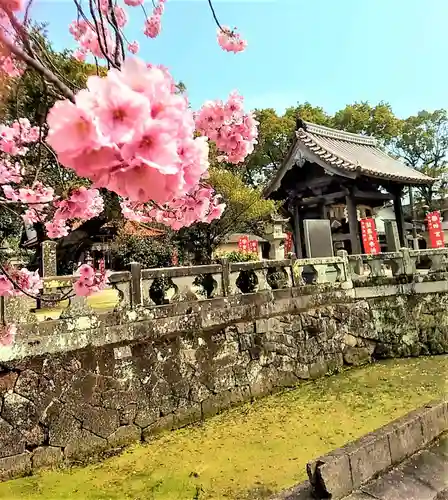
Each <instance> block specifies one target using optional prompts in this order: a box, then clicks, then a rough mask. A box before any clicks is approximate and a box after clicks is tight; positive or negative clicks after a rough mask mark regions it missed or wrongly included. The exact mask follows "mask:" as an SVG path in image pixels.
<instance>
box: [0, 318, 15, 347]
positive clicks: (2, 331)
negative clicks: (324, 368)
mask: <svg viewBox="0 0 448 500" xmlns="http://www.w3.org/2000/svg"><path fill="white" fill-rule="evenodd" d="M16 335H17V327H16V325H15V324H11V323H10V324H9V325H3V326H0V346H2V347H10V346H12V345H13V344H14V339H15V336H16Z"/></svg>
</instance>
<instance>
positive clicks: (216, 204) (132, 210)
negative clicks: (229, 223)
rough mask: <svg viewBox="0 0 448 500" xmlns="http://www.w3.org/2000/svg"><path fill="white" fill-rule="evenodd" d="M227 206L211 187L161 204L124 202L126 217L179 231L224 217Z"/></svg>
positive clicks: (122, 208)
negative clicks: (155, 223)
mask: <svg viewBox="0 0 448 500" xmlns="http://www.w3.org/2000/svg"><path fill="white" fill-rule="evenodd" d="M225 207H226V205H225V204H224V203H222V202H221V198H220V196H219V195H217V194H216V193H215V191H214V190H213V189H212V188H211V187H209V186H199V185H198V186H197V187H196V188H195V189H194V190H193V191H191V192H190V193H188V194H187V195H185V196H182V197H180V198H175V199H173V200H171V201H170V202H168V203H166V204H165V205H163V206H161V207H157V206H153V205H150V204H141V203H132V202H131V201H129V200H124V201H123V202H122V203H121V211H122V213H123V216H124V217H125V218H126V219H128V220H132V221H137V222H157V223H159V224H164V225H165V226H169V227H171V229H174V230H179V229H181V228H182V227H189V226H191V225H192V224H195V223H198V222H205V223H210V222H212V221H213V220H214V219H218V218H219V217H221V215H222V213H223V211H224V209H225Z"/></svg>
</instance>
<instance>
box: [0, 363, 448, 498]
mask: <svg viewBox="0 0 448 500" xmlns="http://www.w3.org/2000/svg"><path fill="white" fill-rule="evenodd" d="M447 370H448V356H438V357H433V358H420V359H416V358H415V359H401V360H391V361H386V362H382V363H378V364H374V365H370V366H367V367H363V368H359V369H356V370H350V371H347V372H344V373H341V374H339V375H336V376H332V377H327V378H324V379H321V380H318V381H315V382H310V383H306V384H303V385H301V386H300V387H298V388H297V389H295V390H292V391H287V392H284V393H282V394H277V395H274V396H269V397H266V398H264V399H261V400H259V401H257V402H255V403H253V404H246V405H244V406H241V407H239V408H235V409H232V410H229V411H226V412H224V413H222V414H221V415H218V416H217V417H215V418H212V419H209V420H208V421H207V422H206V423H204V424H202V425H198V426H192V427H189V428H185V429H181V430H179V431H174V432H171V433H168V434H165V435H163V436H161V437H159V438H157V439H156V440H154V441H153V442H152V443H150V444H148V445H145V446H142V445H137V446H134V447H132V448H130V449H128V450H127V451H126V452H125V453H123V454H122V455H120V456H118V457H113V458H109V459H107V460H105V461H103V462H102V463H99V464H94V465H89V466H87V467H82V468H81V467H80V468H73V469H70V470H60V471H45V472H42V473H41V474H38V475H35V476H32V477H28V478H23V479H18V480H15V481H9V482H7V483H3V484H0V499H5V500H6V499H7V500H25V499H26V500H44V499H45V500H66V499H70V500H131V499H132V500H151V499H160V500H171V499H173V500H174V499H179V500H193V499H196V500H205V499H249V498H250V499H261V498H267V497H268V496H269V494H270V493H272V492H275V491H278V490H280V489H283V488H285V487H288V486H291V485H292V484H294V483H296V482H299V481H301V480H303V479H305V464H306V462H307V461H308V460H310V459H311V458H313V457H316V456H318V455H320V454H322V453H325V452H327V451H329V450H332V449H333V448H336V447H338V446H341V445H343V444H344V443H346V442H348V441H350V440H353V439H356V438H358V437H360V436H361V435H363V434H365V433H367V432H370V431H372V430H374V429H376V428H378V427H380V426H382V425H384V424H386V423H388V422H390V421H391V420H393V419H395V418H398V417H400V416H402V415H404V414H406V413H407V412H409V411H411V410H413V409H414V408H417V407H419V406H421V405H422V404H424V403H426V402H428V401H430V400H432V399H437V398H440V397H442V396H444V395H445V393H446V373H447Z"/></svg>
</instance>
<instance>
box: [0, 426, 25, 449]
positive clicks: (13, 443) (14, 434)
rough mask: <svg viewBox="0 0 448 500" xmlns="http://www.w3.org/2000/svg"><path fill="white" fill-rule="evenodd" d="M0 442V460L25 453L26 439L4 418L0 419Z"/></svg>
mask: <svg viewBox="0 0 448 500" xmlns="http://www.w3.org/2000/svg"><path fill="white" fill-rule="evenodd" d="M0 442H1V446H0V458H2V457H8V456H10V455H18V454H20V453H23V452H24V451H25V445H26V441H25V439H24V437H23V436H22V435H21V434H20V432H18V431H17V430H16V429H14V427H12V425H10V424H8V422H5V420H3V419H2V418H0Z"/></svg>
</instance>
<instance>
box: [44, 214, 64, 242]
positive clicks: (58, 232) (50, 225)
mask: <svg viewBox="0 0 448 500" xmlns="http://www.w3.org/2000/svg"><path fill="white" fill-rule="evenodd" d="M65 222H66V221H65V220H64V219H56V220H52V221H49V222H46V223H45V231H46V232H47V236H48V237H49V238H51V239H53V238H62V237H63V236H67V235H68V233H69V227H68V226H67V224H66V223H65Z"/></svg>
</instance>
